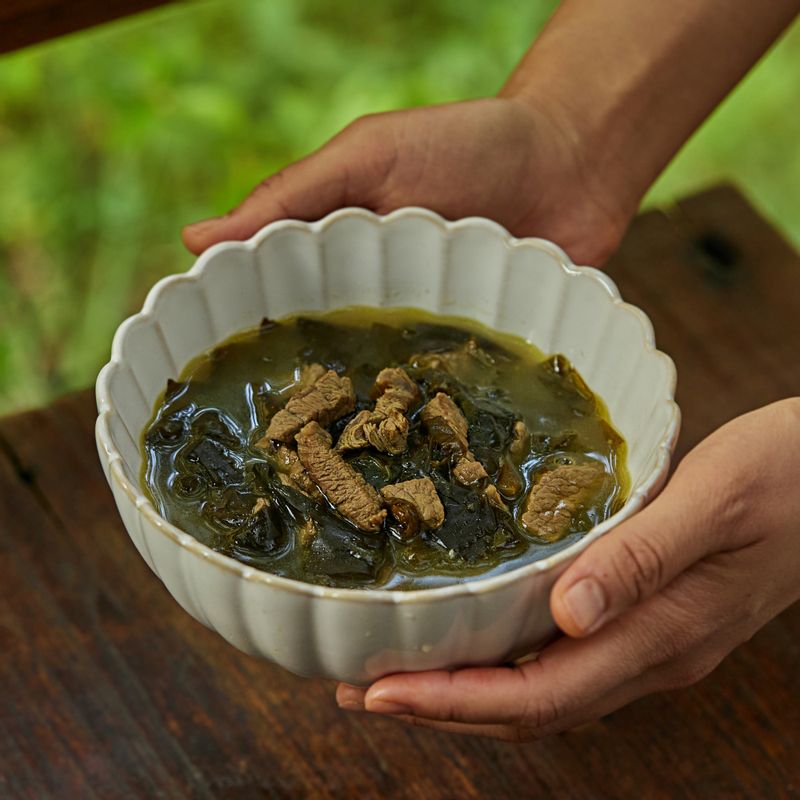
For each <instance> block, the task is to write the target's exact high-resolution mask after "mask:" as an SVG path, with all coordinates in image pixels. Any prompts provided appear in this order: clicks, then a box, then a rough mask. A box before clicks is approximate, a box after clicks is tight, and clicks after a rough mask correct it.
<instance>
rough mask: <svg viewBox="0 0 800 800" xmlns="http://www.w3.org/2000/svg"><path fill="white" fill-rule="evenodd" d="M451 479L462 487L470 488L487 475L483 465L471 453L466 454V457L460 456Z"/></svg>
mask: <svg viewBox="0 0 800 800" xmlns="http://www.w3.org/2000/svg"><path fill="white" fill-rule="evenodd" d="M453 477H454V478H455V479H456V480H457V481H458V482H459V483H462V484H464V486H472V485H473V484H475V483H478V482H480V481H482V480H483V479H484V478H486V477H488V475H487V473H486V470H485V469H484V468H483V464H481V462H480V461H478V460H477V459H476V458H475V456H473V455H472V453H470V452H468V453H467V455H466V456H461V458H459V459H458V462H457V463H456V465H455V467H453Z"/></svg>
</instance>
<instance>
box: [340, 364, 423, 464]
mask: <svg viewBox="0 0 800 800" xmlns="http://www.w3.org/2000/svg"><path fill="white" fill-rule="evenodd" d="M372 396H373V398H374V399H375V400H376V402H375V408H374V409H373V410H372V411H368V410H364V411H360V412H359V413H358V414H356V416H355V417H353V419H351V420H350V422H348V423H347V426H346V427H345V429H344V430H343V431H342V435H341V436H340V437H339V441H338V442H337V444H336V449H337V450H341V451H344V450H358V449H360V448H362V447H368V446H370V445H372V447H374V448H375V449H376V450H380V451H381V452H382V453H390V454H392V455H399V454H400V453H402V452H403V451H404V450H405V449H406V444H407V442H408V419H407V418H406V416H405V415H406V413H407V412H408V410H409V409H410V408H411V407H412V406H413V405H414V404H415V403H417V402H418V401H419V397H420V393H419V389H418V388H417V384H416V383H414V381H412V380H411V378H409V377H408V375H407V374H406V372H405V370H403V369H401V368H399V367H387V368H386V369H382V370H381V371H380V372H379V373H378V377H377V378H376V379H375V385H374V386H373V388H372Z"/></svg>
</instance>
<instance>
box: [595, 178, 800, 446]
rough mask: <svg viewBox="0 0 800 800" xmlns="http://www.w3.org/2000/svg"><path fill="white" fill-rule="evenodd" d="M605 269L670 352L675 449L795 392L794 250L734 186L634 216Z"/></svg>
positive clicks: (797, 290) (798, 333)
mask: <svg viewBox="0 0 800 800" xmlns="http://www.w3.org/2000/svg"><path fill="white" fill-rule="evenodd" d="M608 272H609V274H610V275H611V276H612V277H613V278H614V280H615V281H616V282H617V284H618V286H619V288H620V291H621V292H622V295H623V297H624V298H625V299H626V300H628V301H629V302H631V303H634V304H635V305H638V306H640V307H641V308H642V309H643V310H644V311H646V312H647V314H648V315H649V317H650V319H651V320H652V322H653V325H654V327H655V332H656V341H657V343H658V346H659V347H660V348H661V349H662V350H664V351H665V352H667V353H669V354H670V355H671V356H672V357H673V359H674V360H675V363H676V366H677V369H678V393H677V396H678V402H679V404H680V406H681V409H682V411H683V416H684V419H683V429H682V432H681V439H680V443H679V447H678V455H679V457H680V456H681V455H682V454H684V453H685V452H686V451H687V450H688V449H689V448H691V447H693V446H694V445H695V444H697V442H698V441H699V440H700V439H702V438H703V437H704V436H706V435H707V434H708V433H709V432H710V431H712V430H714V429H715V428H717V427H719V426H720V425H721V424H723V423H724V422H727V421H728V420H729V419H732V418H733V417H735V416H738V415H739V414H742V413H744V412H746V411H749V410H752V409H754V408H758V407H760V406H763V405H766V404H768V403H771V402H773V401H775V400H779V399H780V398H782V397H789V396H792V395H798V394H800V359H799V358H798V357H797V353H798V342H800V314H798V308H800V306H798V303H799V302H800V300H799V298H800V258H798V255H797V254H796V253H795V252H794V251H793V250H792V248H791V247H790V246H789V245H788V244H787V243H786V242H785V241H784V240H783V239H782V238H781V237H780V236H779V235H778V234H777V233H776V232H775V231H774V230H773V229H772V228H771V227H770V226H769V224H768V223H767V222H766V221H764V220H763V219H762V218H761V217H759V216H758V214H757V213H756V212H755V211H754V210H753V208H752V207H751V206H750V205H749V204H748V203H747V201H746V200H745V198H744V197H742V195H741V194H740V193H739V192H738V191H736V190H735V189H734V188H733V187H731V186H721V187H716V188H714V189H711V190H709V191H708V192H704V193H702V194H699V195H697V196H695V197H693V198H690V199H689V200H686V201H684V202H682V203H680V204H679V205H678V207H677V208H675V209H672V210H670V211H668V212H666V213H665V212H663V211H652V212H650V213H648V214H645V215H643V216H641V217H639V218H638V219H637V220H635V222H634V223H633V225H632V226H631V229H630V231H629V232H628V235H627V237H626V238H625V241H624V243H623V245H622V247H621V248H620V250H619V252H618V253H617V254H616V255H615V256H614V257H613V258H612V259H611V261H610V263H609V264H608Z"/></svg>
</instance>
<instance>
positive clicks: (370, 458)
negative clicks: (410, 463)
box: [347, 450, 401, 489]
mask: <svg viewBox="0 0 800 800" xmlns="http://www.w3.org/2000/svg"><path fill="white" fill-rule="evenodd" d="M347 463H348V464H350V466H351V467H353V468H354V469H357V470H358V471H359V472H360V473H361V474H362V475H363V476H364V477H365V478H366V480H367V483H370V484H372V485H373V486H374V487H375V488H376V489H380V488H381V486H386V484H387V483H395V482H397V480H398V476H399V475H400V471H401V464H400V462H399V461H398V459H397V458H393V457H392V456H389V455H387V454H386V453H375V452H372V451H371V450H359V451H356V452H355V453H354V454H353V455H352V456H351V457H350V458H347Z"/></svg>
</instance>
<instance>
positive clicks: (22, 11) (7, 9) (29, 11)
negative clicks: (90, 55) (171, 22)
mask: <svg viewBox="0 0 800 800" xmlns="http://www.w3.org/2000/svg"><path fill="white" fill-rule="evenodd" d="M168 2H170V0H3V1H2V2H1V3H0V53H5V52H8V51H9V50H17V49H18V48H20V47H25V46H26V45H29V44H35V43H36V42H43V41H45V40H47V39H54V38H55V37H56V36H63V35H64V34H65V33H72V32H74V31H79V30H83V29H84V28H90V27H92V26H93V25H99V24H100V23H103V22H109V21H111V20H113V19H118V18H119V17H125V16H129V15H130V14H135V13H137V12H139V11H145V10H147V9H150V8H155V7H156V6H161V5H165V4H166V3H168Z"/></svg>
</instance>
